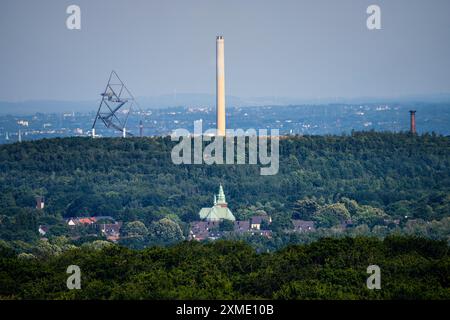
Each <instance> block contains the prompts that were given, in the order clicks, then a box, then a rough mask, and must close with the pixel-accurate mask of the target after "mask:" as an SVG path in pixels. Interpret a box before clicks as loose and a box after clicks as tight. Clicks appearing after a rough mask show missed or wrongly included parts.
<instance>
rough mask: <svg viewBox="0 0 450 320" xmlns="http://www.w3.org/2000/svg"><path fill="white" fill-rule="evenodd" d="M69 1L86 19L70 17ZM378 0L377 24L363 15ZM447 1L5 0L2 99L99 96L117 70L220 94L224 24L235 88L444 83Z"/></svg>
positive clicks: (151, 83) (135, 79) (380, 92)
mask: <svg viewBox="0 0 450 320" xmlns="http://www.w3.org/2000/svg"><path fill="white" fill-rule="evenodd" d="M71 4H76V5H78V6H80V8H81V30H68V29H67V28H66V19H67V17H68V16H69V15H68V14H67V13H66V8H67V7H68V6H69V5H71ZM371 4H377V5H379V6H380V8H381V22H382V29H381V30H368V28H367V26H366V19H367V17H368V14H367V13H366V9H367V7H368V6H369V5H371ZM449 12H450V2H449V1H447V0H434V1H433V4H432V5H430V4H429V3H428V2H426V1H411V0H398V1H383V0H377V1H373V0H370V1H368V0H343V1H317V0H315V1H298V0H294V1H263V0H258V1H256V0H252V1H242V0H230V1H207V0H198V1H194V0H193V1H181V0H180V1H162V0H158V1H131V2H130V1H125V0H96V1H87V0H76V1H50V0H41V1H23V0H14V1H13V0H5V1H3V2H2V10H1V11H0V39H1V42H0V43H1V44H0V48H1V52H2V54H1V57H0V88H1V90H0V100H2V101H24V100H65V101H83V100H88V101H92V100H95V99H97V98H98V97H99V93H100V92H101V91H102V90H103V88H104V86H105V84H106V81H107V77H108V75H109V72H110V71H111V70H112V69H114V70H116V71H117V72H118V73H119V74H120V75H121V77H122V78H123V80H124V81H125V82H126V83H127V85H128V86H129V87H130V88H131V89H132V91H133V93H134V94H135V95H136V96H139V97H152V96H160V95H172V96H173V97H183V93H189V94H194V93H195V94H197V93H199V94H206V95H214V94H215V37H216V36H217V35H223V36H224V38H225V57H226V60H225V61H226V62H225V68H226V91H227V95H230V96H235V97H245V98H247V99H249V101H251V99H250V98H251V97H275V98H277V97H279V98H280V99H283V98H289V99H290V100H289V99H288V100H286V101H288V102H290V101H294V102H295V101H304V100H308V99H318V100H320V99H332V98H336V97H342V98H348V99H351V98H356V97H398V96H405V95H420V94H437V93H448V92H449V91H450V90H449V88H450V78H449V77H448V71H449V70H450V60H449V59H448V57H449V56H450V43H449V42H448V39H449V38H450V19H448V13H449ZM272 100H273V99H269V101H272ZM257 101H258V100H257ZM281 101H283V100H281ZM179 104H183V101H182V99H180V101H179ZM144 107H145V106H144ZM94 108H95V106H93V108H92V109H94Z"/></svg>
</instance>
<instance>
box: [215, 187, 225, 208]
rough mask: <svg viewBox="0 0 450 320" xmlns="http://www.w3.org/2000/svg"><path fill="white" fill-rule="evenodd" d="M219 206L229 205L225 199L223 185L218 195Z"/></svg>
mask: <svg viewBox="0 0 450 320" xmlns="http://www.w3.org/2000/svg"><path fill="white" fill-rule="evenodd" d="M217 204H219V205H225V206H226V204H227V201H226V199H225V193H224V192H223V188H222V185H220V187H219V194H218V195H217Z"/></svg>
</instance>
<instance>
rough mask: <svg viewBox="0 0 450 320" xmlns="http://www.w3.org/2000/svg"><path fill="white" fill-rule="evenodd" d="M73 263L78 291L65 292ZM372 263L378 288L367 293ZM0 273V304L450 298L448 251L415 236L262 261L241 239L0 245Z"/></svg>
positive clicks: (327, 241) (337, 243) (324, 243)
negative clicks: (49, 249) (30, 250)
mask: <svg viewBox="0 0 450 320" xmlns="http://www.w3.org/2000/svg"><path fill="white" fill-rule="evenodd" d="M2 248H3V249H2ZM71 264H76V265H78V266H79V267H80V269H81V272H82V289H81V290H68V289H67V288H66V279H67V276H68V275H67V274H66V268H67V266H68V265H71ZM373 264H376V265H378V266H380V268H381V272H382V284H381V286H382V289H381V290H369V289H367V288H366V279H367V277H368V274H367V272H366V270H367V267H368V266H369V265H373ZM0 270H1V271H0V275H1V276H0V299H4V298H9V299H446V300H448V299H450V290H449V288H450V281H449V279H450V251H449V246H448V245H447V244H446V243H445V242H443V241H435V240H427V239H423V238H416V237H393V236H391V237H387V238H386V239H385V240H384V241H381V240H378V239H376V238H367V237H356V238H348V237H347V238H342V239H331V238H323V239H321V240H319V241H316V242H314V243H311V244H309V245H296V246H293V245H291V246H288V247H286V248H284V249H282V250H279V251H276V252H273V253H263V254H258V253H256V252H255V250H254V249H252V248H251V247H250V246H248V245H247V244H245V243H243V242H236V241H216V242H212V243H208V244H201V243H198V242H183V243H180V244H177V245H174V246H169V247H151V248H147V249H144V250H139V251H137V250H131V249H128V248H124V247H120V246H117V245H111V244H108V245H107V244H106V243H102V242H95V244H94V245H93V247H90V246H82V247H81V248H79V249H76V250H67V251H63V252H60V253H59V254H57V255H52V256H46V257H45V258H44V257H43V256H40V257H33V256H31V255H25V254H20V255H17V254H15V253H14V251H13V250H11V249H10V248H6V247H5V244H1V243H0Z"/></svg>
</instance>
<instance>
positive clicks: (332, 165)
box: [0, 132, 450, 238]
mask: <svg viewBox="0 0 450 320" xmlns="http://www.w3.org/2000/svg"><path fill="white" fill-rule="evenodd" d="M174 145H175V142H171V141H170V138H169V137H165V138H162V137H158V138H127V139H121V138H104V139H90V138H64V139H51V140H39V141H33V142H23V143H20V144H18V143H16V144H12V145H2V146H0V217H1V218H2V219H1V221H2V223H1V224H3V226H6V225H8V223H9V226H8V228H9V230H10V232H16V233H15V234H17V232H19V231H21V230H22V229H20V228H19V227H18V225H19V224H20V223H22V224H23V225H22V226H21V228H26V227H27V226H28V224H36V223H43V222H44V223H46V224H52V221H54V220H52V219H53V218H55V219H56V218H59V219H60V218H61V217H71V216H102V215H108V216H113V217H114V218H116V219H118V220H123V221H134V220H140V221H143V222H144V223H145V224H149V223H151V222H152V221H156V220H158V219H161V218H162V217H165V216H170V217H173V218H174V219H178V218H179V221H181V222H189V221H192V220H195V219H196V218H197V213H198V211H199V209H200V208H201V207H203V206H211V205H212V198H213V194H214V193H215V192H217V188H218V186H219V183H222V184H223V186H224V190H225V193H226V196H227V201H228V203H229V206H230V208H231V210H232V211H233V212H235V213H236V215H237V217H238V218H239V217H240V215H243V214H244V212H245V208H248V207H249V206H258V205H259V206H265V205H267V208H271V209H268V210H272V211H273V212H271V213H272V214H274V215H276V214H286V215H295V214H297V215H300V216H299V217H297V218H303V217H302V216H301V213H296V212H295V208H296V205H297V204H298V201H299V200H302V199H309V200H310V199H313V200H314V201H316V202H317V203H319V204H327V203H328V204H331V203H336V202H339V201H340V200H341V199H342V198H348V199H350V200H355V201H356V202H357V203H358V204H360V205H370V206H372V207H378V208H380V209H382V210H384V211H385V212H386V214H387V215H390V216H391V218H403V217H405V216H408V218H410V219H411V218H416V219H417V218H421V219H424V220H429V221H431V220H439V219H442V218H444V217H446V216H448V215H449V214H450V170H449V168H450V138H449V137H442V136H435V135H429V134H426V135H421V136H414V135H410V134H394V133H376V132H365V133H353V134H352V135H350V136H301V137H291V138H287V139H283V140H281V141H280V171H279V173H278V174H277V175H274V176H261V175H259V167H258V166H256V165H219V166H217V165H213V166H211V165H175V164H173V163H172V161H171V157H170V152H171V150H172V147H173V146H174ZM38 195H40V196H45V199H46V207H45V212H44V213H43V214H42V213H41V215H34V213H30V210H32V209H27V208H33V207H34V204H35V196H38ZM31 216H33V219H38V220H39V219H40V220H39V221H36V220H33V219H31V218H30V217H31ZM12 217H16V219H15V220H14V219H12ZM17 217H20V218H17ZM36 217H37V218H36ZM24 221H25V222H24ZM14 223H15V224H16V230H15V229H14V226H12V224H14ZM28 227H29V228H34V226H28ZM19 229H20V230H19ZM3 230H4V231H5V228H3ZM11 230H12V231H11ZM14 230H15V231H14ZM5 232H7V231H5ZM8 232H9V231H8ZM34 232H36V229H34ZM2 237H3V238H5V236H2Z"/></svg>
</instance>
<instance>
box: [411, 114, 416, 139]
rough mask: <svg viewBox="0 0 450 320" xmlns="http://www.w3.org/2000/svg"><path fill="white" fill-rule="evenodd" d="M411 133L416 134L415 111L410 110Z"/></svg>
mask: <svg viewBox="0 0 450 320" xmlns="http://www.w3.org/2000/svg"><path fill="white" fill-rule="evenodd" d="M409 113H410V114H411V133H412V134H416V110H411V111H410V112H409Z"/></svg>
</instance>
